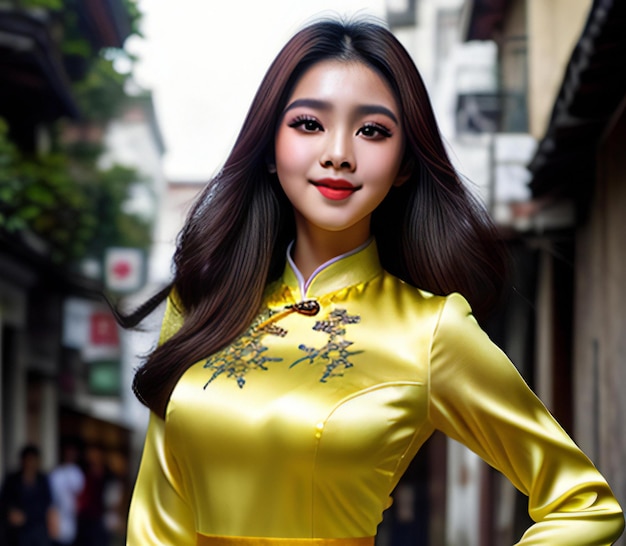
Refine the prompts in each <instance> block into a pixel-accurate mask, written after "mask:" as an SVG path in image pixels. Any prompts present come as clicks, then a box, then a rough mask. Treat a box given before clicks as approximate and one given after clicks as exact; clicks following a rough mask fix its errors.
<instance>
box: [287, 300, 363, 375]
mask: <svg viewBox="0 0 626 546" xmlns="http://www.w3.org/2000/svg"><path fill="white" fill-rule="evenodd" d="M360 321H361V317H359V316H358V315H348V312H347V311H346V310H345V309H335V310H334V311H332V312H331V313H330V315H329V316H328V318H327V319H326V320H318V321H317V322H316V323H315V325H314V326H313V330H315V331H318V332H324V333H326V334H328V341H327V342H326V345H324V346H323V347H321V348H319V349H316V348H314V347H307V346H306V345H304V344H301V345H299V346H298V348H299V349H300V350H302V351H304V352H305V353H306V356H303V357H302V358H299V359H298V360H296V361H295V362H293V363H292V364H291V366H289V367H290V368H293V367H294V366H295V365H296V364H299V363H300V362H303V361H305V360H308V361H309V364H315V362H316V361H317V362H323V363H325V368H324V372H323V374H322V377H321V378H320V382H322V383H326V381H327V380H328V379H329V378H331V377H340V376H342V375H343V371H344V370H347V369H348V368H352V366H353V365H354V364H353V363H352V362H350V360H349V357H351V356H353V355H357V354H360V353H362V352H363V351H348V347H350V345H352V344H353V342H352V341H348V340H347V339H344V337H343V336H344V335H345V333H346V329H345V325H346V324H357V323H359V322H360Z"/></svg>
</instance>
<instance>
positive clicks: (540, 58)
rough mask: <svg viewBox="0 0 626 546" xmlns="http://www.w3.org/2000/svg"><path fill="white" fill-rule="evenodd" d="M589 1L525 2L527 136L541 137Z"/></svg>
mask: <svg viewBox="0 0 626 546" xmlns="http://www.w3.org/2000/svg"><path fill="white" fill-rule="evenodd" d="M591 4H592V2H591V0H526V22H527V25H528V35H529V36H530V37H531V39H529V40H528V67H529V74H528V102H529V104H528V112H529V129H530V133H531V134H532V135H533V136H534V137H535V138H537V139H539V138H541V137H543V135H544V133H545V131H546V128H547V125H548V121H549V119H550V115H551V113H552V108H553V105H554V102H555V100H556V96H557V93H558V91H559V88H560V86H561V83H562V81H563V74H564V72H565V68H566V66H567V63H568V62H569V59H570V57H571V54H572V51H573V49H574V46H575V45H576V41H577V40H578V38H579V37H580V34H581V32H582V30H583V27H584V24H585V21H586V19H587V15H588V13H589V8H590V7H591Z"/></svg>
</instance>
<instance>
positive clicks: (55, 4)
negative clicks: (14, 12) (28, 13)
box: [17, 0, 65, 11]
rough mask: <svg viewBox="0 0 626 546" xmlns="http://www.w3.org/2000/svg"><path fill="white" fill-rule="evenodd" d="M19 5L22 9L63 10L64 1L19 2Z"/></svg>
mask: <svg viewBox="0 0 626 546" xmlns="http://www.w3.org/2000/svg"><path fill="white" fill-rule="evenodd" d="M17 4H18V5H19V6H20V7H22V8H26V9H29V8H43V9H47V10H51V11H56V10H60V9H63V6H64V4H65V1H64V0H18V2H17Z"/></svg>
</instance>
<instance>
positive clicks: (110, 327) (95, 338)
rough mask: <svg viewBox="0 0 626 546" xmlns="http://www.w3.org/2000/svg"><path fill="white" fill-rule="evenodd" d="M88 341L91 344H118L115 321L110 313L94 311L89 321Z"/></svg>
mask: <svg viewBox="0 0 626 546" xmlns="http://www.w3.org/2000/svg"><path fill="white" fill-rule="evenodd" d="M89 330H90V334H89V338H90V343H91V344H92V345H107V346H117V345H119V343H120V341H119V336H118V331H117V323H116V322H115V319H114V318H113V316H112V315H110V314H109V313H104V312H100V311H97V312H94V313H92V315H91V322H90V329H89Z"/></svg>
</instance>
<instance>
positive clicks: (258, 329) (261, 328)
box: [204, 309, 287, 389]
mask: <svg viewBox="0 0 626 546" xmlns="http://www.w3.org/2000/svg"><path fill="white" fill-rule="evenodd" d="M273 314H274V311H271V310H270V309H268V310H267V311H265V312H264V313H261V314H260V315H259V317H257V319H256V320H255V321H254V322H253V323H252V325H251V326H250V328H248V330H247V331H246V332H245V333H244V334H242V335H241V336H239V337H238V338H237V339H236V340H235V341H233V342H232V343H231V344H230V345H229V346H228V347H225V348H224V349H222V350H221V351H218V352H217V353H215V354H214V355H211V356H210V357H209V358H207V360H206V362H205V363H204V367H205V368H208V369H210V370H213V375H212V376H211V377H210V379H209V380H208V381H207V382H206V383H205V385H204V388H205V389H206V388H207V386H208V385H209V383H211V382H212V381H213V380H214V379H216V378H217V377H219V376H220V375H222V374H226V377H233V378H235V381H237V385H239V388H240V389H241V388H243V386H244V385H245V384H246V378H245V375H246V374H247V373H248V372H249V371H250V370H254V369H257V370H267V369H268V368H267V366H266V365H265V364H266V363H267V362H280V361H281V360H283V359H282V358H277V357H271V356H266V355H264V354H263V353H265V352H266V351H267V347H266V346H265V345H263V343H262V342H261V340H262V338H263V336H265V335H266V334H270V335H274V336H279V337H285V335H287V330H285V329H284V328H281V327H280V326H278V325H276V324H274V323H272V322H269V323H267V322H266V321H267V320H268V319H270V317H271V316H272V315H273ZM263 323H266V324H263Z"/></svg>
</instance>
